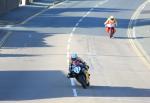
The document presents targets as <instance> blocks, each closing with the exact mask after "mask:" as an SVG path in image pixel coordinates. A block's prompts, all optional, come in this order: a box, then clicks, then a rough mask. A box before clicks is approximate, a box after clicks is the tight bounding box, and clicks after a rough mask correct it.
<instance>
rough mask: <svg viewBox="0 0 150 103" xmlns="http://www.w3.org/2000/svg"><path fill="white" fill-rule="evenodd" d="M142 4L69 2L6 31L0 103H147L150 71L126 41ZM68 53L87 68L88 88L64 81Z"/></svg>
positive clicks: (126, 0) (120, 0)
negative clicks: (109, 24) (107, 26)
mask: <svg viewBox="0 0 150 103" xmlns="http://www.w3.org/2000/svg"><path fill="white" fill-rule="evenodd" d="M144 1H146V0H68V1H65V2H62V3H61V4H59V5H56V6H54V7H53V8H49V9H47V10H45V11H43V12H41V13H40V14H39V15H36V16H34V17H33V18H32V19H30V20H28V21H26V22H24V23H22V24H20V25H16V26H13V27H11V28H9V30H11V35H10V36H9V38H8V39H7V41H6V42H5V44H4V45H3V47H2V48H1V50H0V53H1V54H0V100H1V101H0V102H1V103H150V82H149V81H150V77H149V76H150V68H149V65H148V63H147V62H145V57H143V56H142V55H139V54H137V52H136V51H137V50H136V49H135V48H133V44H131V43H132V42H130V40H132V39H133V38H130V37H129V36H128V30H129V28H128V27H129V23H130V22H131V17H132V16H133V14H134V13H135V11H136V10H137V8H138V7H140V5H141V4H142V3H143V2H144ZM110 15H114V16H115V17H116V18H117V20H118V27H117V32H116V34H115V36H114V38H112V39H109V37H108V35H107V34H106V32H105V30H104V21H105V20H106V19H107V17H109V16H110ZM143 25H144V24H143ZM139 39H140V38H139ZM141 39H142V38H141ZM71 52H77V53H78V55H79V56H80V57H82V58H83V59H84V60H85V61H86V62H87V63H88V64H89V66H90V73H91V79H90V81H91V86H90V87H89V88H87V89H83V88H82V87H81V86H80V84H79V83H77V82H76V81H75V80H70V79H68V78H66V75H67V73H68V55H69V54H70V53H71Z"/></svg>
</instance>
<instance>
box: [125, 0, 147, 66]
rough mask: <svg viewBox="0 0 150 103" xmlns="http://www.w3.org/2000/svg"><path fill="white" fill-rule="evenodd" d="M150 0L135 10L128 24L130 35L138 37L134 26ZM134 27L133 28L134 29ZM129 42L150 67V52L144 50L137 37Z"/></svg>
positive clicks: (130, 36)
mask: <svg viewBox="0 0 150 103" xmlns="http://www.w3.org/2000/svg"><path fill="white" fill-rule="evenodd" d="M149 1H150V0H147V1H145V2H144V3H143V4H141V5H140V6H139V7H138V9H137V10H136V11H135V12H134V14H133V15H132V17H131V19H130V22H129V25H128V32H127V34H128V37H129V38H132V37H135V38H136V34H135V28H134V26H135V25H136V21H134V20H136V19H137V18H138V16H139V15H140V13H141V11H142V10H143V9H144V8H145V6H146V5H147V4H148V3H149ZM132 27H133V29H132ZM129 42H130V44H131V46H132V48H133V49H134V51H135V53H136V54H137V56H139V57H140V58H141V60H142V61H143V63H144V64H145V65H146V66H147V67H149V68H150V63H149V61H150V58H149V56H148V54H147V53H146V52H145V51H144V49H143V47H142V46H141V45H140V44H139V43H138V41H137V40H135V39H133V40H132V39H129Z"/></svg>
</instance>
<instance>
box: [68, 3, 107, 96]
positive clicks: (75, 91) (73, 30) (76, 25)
mask: <svg viewBox="0 0 150 103" xmlns="http://www.w3.org/2000/svg"><path fill="white" fill-rule="evenodd" d="M106 2H108V0H104V1H100V2H99V4H96V5H95V6H94V7H93V8H91V9H90V10H89V11H88V12H87V13H86V14H85V15H84V16H83V17H81V18H80V19H79V21H78V22H77V23H76V24H75V26H74V28H73V29H72V31H71V33H70V36H69V38H68V44H67V63H69V54H70V43H71V38H72V36H73V34H74V32H75V30H76V28H77V27H78V26H79V24H80V23H81V22H82V21H83V19H84V18H86V17H87V16H88V15H89V14H90V13H91V12H92V11H93V10H94V8H96V7H98V6H99V5H102V4H104V3H106ZM70 80H71V85H72V86H75V83H74V80H73V79H70ZM72 90H73V95H74V96H75V97H76V96H78V94H77V90H76V89H75V88H73V89H72Z"/></svg>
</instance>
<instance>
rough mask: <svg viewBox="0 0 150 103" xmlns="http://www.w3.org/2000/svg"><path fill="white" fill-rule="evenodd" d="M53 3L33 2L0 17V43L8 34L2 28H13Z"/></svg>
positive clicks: (50, 0)
mask: <svg viewBox="0 0 150 103" xmlns="http://www.w3.org/2000/svg"><path fill="white" fill-rule="evenodd" d="M53 1H54V0H36V2H33V3H32V4H31V5H26V6H20V7H19V8H17V9H14V10H12V11H10V12H8V13H5V14H3V15H0V41H1V40H2V38H3V37H4V36H5V34H6V33H7V32H8V31H7V30H5V29H4V28H7V26H9V25H10V26H11V25H12V26H13V25H16V24H19V23H21V22H23V21H24V20H26V19H27V18H29V17H31V16H32V15H34V14H36V13H38V12H40V11H42V10H43V9H46V8H48V7H50V6H52V5H53V4H54V3H53ZM57 1H58V0H57ZM59 1H62V0H59ZM55 3H56V2H55Z"/></svg>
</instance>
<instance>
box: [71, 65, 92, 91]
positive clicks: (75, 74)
mask: <svg viewBox="0 0 150 103" xmlns="http://www.w3.org/2000/svg"><path fill="white" fill-rule="evenodd" d="M70 78H76V80H77V81H78V82H79V83H80V84H81V85H82V87H83V88H84V89H86V88H87V87H88V86H89V85H90V82H89V79H90V74H89V73H88V71H86V70H85V69H84V68H82V67H81V66H79V65H72V71H71V73H70Z"/></svg>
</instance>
